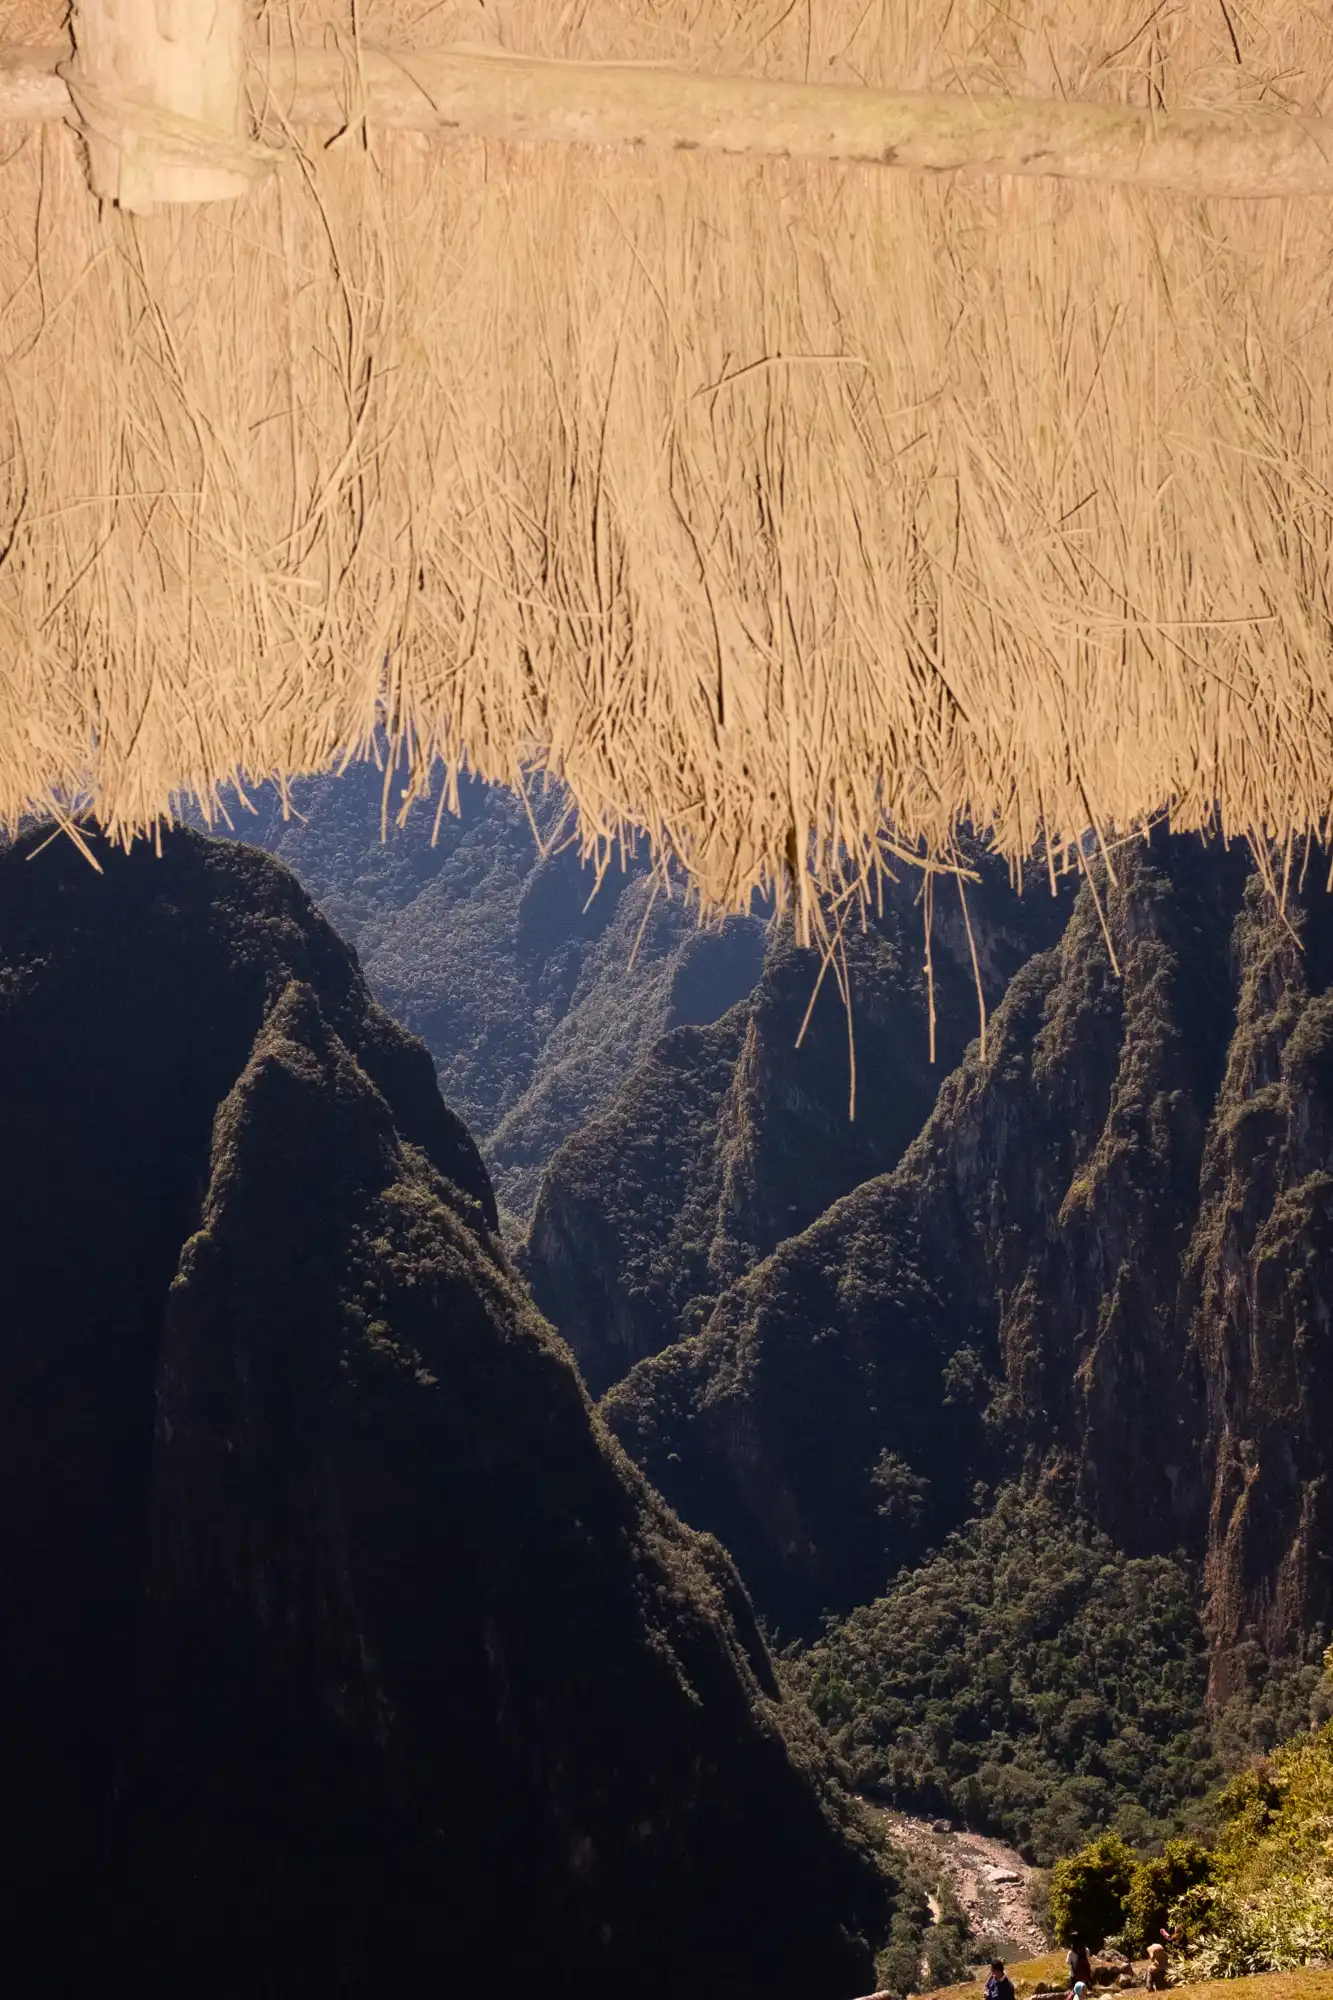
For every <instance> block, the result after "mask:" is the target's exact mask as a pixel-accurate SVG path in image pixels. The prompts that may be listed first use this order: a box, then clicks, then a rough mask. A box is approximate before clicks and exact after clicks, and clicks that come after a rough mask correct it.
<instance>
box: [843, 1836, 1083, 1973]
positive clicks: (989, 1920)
mask: <svg viewBox="0 0 1333 2000" xmlns="http://www.w3.org/2000/svg"><path fill="white" fill-rule="evenodd" d="M879 1817H880V1819H881V1820H882V1821H883V1823H884V1826H885V1829H886V1831H887V1832H888V1834H889V1837H890V1838H891V1839H892V1840H893V1841H895V1842H896V1843H897V1845H898V1846H899V1847H903V1848H906V1849H907V1851H908V1853H910V1854H911V1855H912V1857H913V1859H914V1860H916V1861H917V1862H918V1864H919V1865H920V1867H921V1870H922V1873H923V1874H924V1875H925V1877H926V1879H927V1882H928V1883H929V1885H930V1887H931V1888H932V1889H933V1888H935V1887H936V1886H937V1885H938V1884H939V1883H941V1882H947V1883H948V1885H949V1887H950V1888H951V1889H952V1890H953V1893H954V1895H955V1896H956V1897H957V1898H958V1901H959V1902H960V1903H961V1905H962V1907H963V1909H964V1910H965V1911H966V1912H967V1917H968V1921H969V1923H970V1924H971V1926H972V1934H973V1936H974V1937H975V1938H977V1939H979V1940H985V1941H987V1942H989V1941H990V1940H991V1939H994V1940H995V1941H996V1942H997V1943H998V1944H1000V1945H1001V1946H1002V1947H1003V1946H1007V1947H1008V1948H1009V1955H1010V1956H1012V1957H1014V1958H1030V1957H1032V1956H1034V1955H1035V1954H1037V1953H1039V1952H1043V1951H1045V1950H1046V1949H1047V1943H1046V1939H1045V1938H1044V1937H1043V1936H1042V1934H1041V1931H1040V1930H1039V1929H1038V1927H1037V1922H1036V1919H1035V1918H1034V1917H1033V1915H1032V1911H1031V1908H1030V1906H1029V1903H1028V1887H1029V1884H1030V1882H1031V1880H1032V1877H1033V1875H1034V1874H1035V1873H1036V1870H1035V1869H1033V1868H1030V1867H1029V1866H1028V1864H1027V1862H1026V1861H1024V1859H1023V1857H1022V1855H1021V1854H1015V1852H1014V1850H1013V1848H1012V1847H1006V1846H1005V1844H1004V1842H1003V1841H1002V1840H991V1839H990V1838H989V1837H988V1836H987V1835H986V1834H982V1833H962V1832H949V1833H938V1832H937V1831H936V1830H935V1827H934V1825H933V1823H932V1822H931V1821H930V1820H928V1819H914V1818H913V1817H912V1815H911V1814H910V1813H901V1812H890V1811H888V1810H885V1809H883V1808H881V1809H880V1810H879ZM931 1907H932V1910H933V1909H934V1908H935V1904H934V1899H933V1898H932V1900H931Z"/></svg>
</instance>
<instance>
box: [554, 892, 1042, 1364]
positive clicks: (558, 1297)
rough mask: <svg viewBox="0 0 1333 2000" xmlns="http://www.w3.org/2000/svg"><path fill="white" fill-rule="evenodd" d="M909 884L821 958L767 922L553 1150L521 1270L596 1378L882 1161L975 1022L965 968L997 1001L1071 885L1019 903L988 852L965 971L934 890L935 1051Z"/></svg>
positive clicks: (949, 904)
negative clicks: (733, 982)
mask: <svg viewBox="0 0 1333 2000" xmlns="http://www.w3.org/2000/svg"><path fill="white" fill-rule="evenodd" d="M913 895H914V891H912V890H911V889H910V888H909V887H908V885H906V884H904V885H903V887H902V889H901V891H900V892H899V893H896V894H895V893H893V892H891V893H890V896H889V898H888V900H887V903H886V906H885V908H884V909H883V910H882V911H881V912H879V913H878V914H877V915H876V916H875V917H873V918H872V919H871V921H870V922H869V923H868V924H867V925H866V926H865V927H864V928H862V927H860V926H859V925H855V924H852V923H849V924H848V926H847V930H846V934H845V938H844V942H843V948H842V950H841V952H840V954H839V956H838V958H837V960H836V961H835V964H834V968H833V969H823V968H822V967H821V959H820V954H819V953H818V952H816V951H808V950H800V949H798V948H797V946H796V945H795V944H794V942H793V940H792V936H791V931H790V928H789V927H788V926H785V925H784V926H782V927H781V928H779V929H778V930H776V931H775V932H774V933H773V934H772V936H771V937H770V940H769V944H768V949H767V952H766V955H765V959H764V967H763V974H762V977H761V978H760V979H759V981H758V983H757V985H756V986H755V989H754V991H753V992H752V993H751V994H750V995H749V996H748V997H747V999H746V1000H745V1002H744V1003H743V1004H742V1005H739V1006H737V1007H736V1008H735V1009H734V1010H733V1011H732V1012H731V1013H730V1014H728V1015H727V1016H726V1018H725V1019H724V1020H722V1021H719V1022H717V1023H716V1024H715V1025H713V1026H711V1027H708V1028H706V1029H704V1030H700V1031H689V1030H678V1031H676V1032H675V1033H674V1034H670V1035H667V1036H666V1037H665V1038H664V1039H663V1040H661V1041H660V1042H659V1043H657V1045H656V1046H655V1047H653V1048H652V1049H651V1050H650V1052H649V1053H648V1054H647V1056H646V1057H645V1058H644V1060H643V1061H642V1063H641V1064H640V1065H639V1067H638V1068H637V1069H635V1070H633V1071H632V1072H631V1073H630V1074H629V1075H628V1077H627V1078H626V1079H625V1082H624V1084H623V1086H622V1088H621V1089H620V1090H619V1092H618V1093H617V1095H616V1097H615V1098H614V1099H613V1100H612V1102H611V1104H610V1105H609V1106H608V1108H607V1109H606V1110H605V1111H604V1112H603V1113H602V1114H601V1115H600V1117H598V1118H596V1119H594V1120H592V1121H590V1122H589V1123H588V1124H586V1125H584V1126H583V1127H582V1128H580V1129H579V1130H578V1131H577V1132H575V1133H574V1134H573V1135H572V1136H571V1137H570V1138H569V1139H568V1140H566V1142H565V1144H564V1145H563V1146H562V1147H561V1149H560V1150H559V1151H558V1152H557V1153H556V1155H555V1157H554V1159H553V1160H552V1162H551V1165H550V1167H549V1168H548V1170H547V1173H546V1176H545V1179H544V1180H543V1182H542V1184H541V1187H540V1190H539V1193H538V1197H537V1202H536V1206H535V1208H534V1211H533V1218H532V1224H531V1228H530V1231H529V1236H528V1241H527V1244H526V1246H525V1249H524V1252H523V1268H524V1271H525V1273H526V1275H527V1276H528V1278H529V1280H530V1282H531V1284H532V1288H533V1294H534V1296H535V1298H536V1299H537V1302H538V1304H539V1305H540V1306H541V1308H542V1310H543V1312H545V1313H546V1314H547V1316H548V1317H549V1318H550V1319H551V1320H552V1322H553V1323H554V1324H555V1325H556V1326H558V1327H559V1329H560V1331H561V1332H562V1333H563V1334H564V1335H565V1337H566V1339H567V1340H568V1341H569V1342H570V1345H571V1346H572V1347H573V1349H574V1352H575V1354H576V1356H577V1358H578V1361H579V1365H580V1367H581V1368H582V1369H583V1371H584V1375H585V1378H586V1379H587V1381H588V1383H589V1385H590V1386H591V1387H592V1388H593V1390H594V1392H600V1391H602V1390H604V1389H606V1388H608V1387H609V1386H610V1384H611V1383H613V1382H615V1381H617V1380H619V1378H620V1377H621V1376H623V1375H624V1374H625V1373H626V1372H627V1370H628V1369H629V1368H630V1367H631V1366H632V1365H633V1363H634V1362H636V1361H638V1360H641V1359H642V1358H643V1357H645V1356H646V1355H651V1354H655V1353H657V1352H659V1351H660V1350H661V1349H662V1348H664V1347H666V1346H668V1345H669V1344H670V1343H671V1342H672V1341H674V1340H676V1339H678V1338H680V1337H681V1336H682V1335H683V1334H687V1333H689V1332H692V1331H696V1330H697V1329H698V1326H699V1325H700V1324H701V1322H702V1320H703V1319H704V1318H706V1317H707V1314H708V1312H709V1311H710V1310H711V1307H712V1304H713V1303H714V1301H715V1300H716V1299H717V1297H718V1295H719V1293H721V1292H722V1291H723V1290H725V1288H726V1286H727V1285H728V1284H730V1283H731V1282H732V1281H734V1280H735V1279H737V1278H739V1277H740V1276H742V1275H743V1274H744V1273H745V1272H747V1271H749V1270H750V1269H752V1268H753V1266H754V1265H756V1264H757V1263H759V1262H760V1260H761V1259H762V1258H764V1257H766V1256H767V1255H768V1254H769V1253H770V1252H771V1251H772V1250H774V1249H775V1248H776V1247H777V1245H778V1244H779V1243H781V1242H782V1241H783V1240H784V1239H786V1238H788V1237H791V1236H795V1235H797V1234H799V1233H800V1231H802V1230H803V1229H805V1228H806V1227H807V1226H808V1225H809V1224H810V1223H812V1222H813V1221H814V1220H815V1218H816V1217H817V1216H819V1215H820V1214H821V1213H822V1212H823V1211H824V1210H825V1209H826V1208H827V1207H828V1206H829V1205H830V1203H832V1202H834V1201H836V1200H837V1199H838V1197H839V1196H841V1195H844V1194H847V1193H849V1192H850V1191H851V1190H852V1189H853V1188H855V1187H857V1186H859V1185H860V1184H861V1183H862V1182H863V1181H866V1180H869V1179H872V1178H873V1177H875V1176H876V1175H879V1174H882V1173H884V1172H886V1171H887V1170H888V1169H890V1168H892V1167H893V1166H894V1165H896V1163H897V1161H898V1160H899V1158H900V1157H901V1155H902V1153H903V1152H904V1150H905V1149H906V1147H907V1146H908V1145H909V1144H910V1142H911V1141H912V1140H913V1139H914V1138H915V1137H916V1135H917V1133H918V1132H919V1131H920V1129H921V1127H922V1125H923V1124H924V1122H925V1120H926V1118H927V1117H928V1115H929V1113H930V1110H931V1107H932V1105H933V1104H934V1101H935V1095H936V1092H937V1090H938V1088H939V1084H940V1079H941V1078H942V1077H943V1076H945V1075H947V1074H948V1072H949V1071H950V1070H951V1069H952V1068H953V1067H954V1065H955V1064H956V1063H957V1062H958V1061H959V1059H960V1058H961V1056H962V1054H963V1051H964V1050H965V1048H966V1047H967V1045H968V1043H969V1041H970V1040H971V1039H972V1038H973V1037H974V1036H975V1035H976V1033H977V1027H978V995H977V977H978V974H979V976H980V979H981V983H982V991H983V994H984V998H985V1001H986V1004H987V1005H988V1006H994V1005H995V1004H996V1002H997V1001H998V1000H999V999H1000V997H1001V996H1002V995H1003V992H1004V990H1005V987H1006V985H1007V984H1008V981H1009V979H1010V977H1011V976H1012V975H1013V973H1014V971H1015V970H1016V969H1017V967H1018V966H1019V965H1020V964H1021V963H1022V962H1023V960H1024V959H1025V958H1026V957H1028V956H1030V955H1031V953H1032V952H1034V951H1036V950H1039V949H1040V948H1042V947H1043V946H1045V945H1047V944H1049V943H1050V942H1051V941H1052V939H1053V938H1054V937H1056V936H1058V934H1059V931H1060V929H1061V927H1062V926H1063V923H1064V919H1065V916H1066V914H1067V910H1068V902H1069V899H1068V898H1067V897H1066V898H1062V899H1057V900H1055V901H1054V902H1053V901H1052V899H1051V897H1050V896H1049V895H1047V894H1045V893H1042V894H1039V895H1037V894H1034V895H1033V896H1031V898H1030V899H1029V900H1028V901H1027V902H1026V903H1022V902H1020V901H1019V899H1018V898H1017V896H1015V895H1014V894H1013V892H1012V891H1011V890H1010V888H1009V886H1008V883H1007V880H1006V879H1005V878H1004V877H1003V875H1001V874H999V873H998V871H995V870H994V869H993V868H988V869H986V870H985V872H984V875H983V880H982V882H981V884H980V885H979V886H976V885H974V887H973V889H972V892H971V897H970V915H969V922H970V926H971V931H972V945H975V947H976V950H977V957H978V965H977V967H976V968H975V969H974V966H973V962H972V945H970V944H969V940H968V935H967V927H966V926H965V925H964V921H963V916H962V905H961V903H959V901H958V899H957V895H956V891H954V890H952V888H951V890H950V894H949V895H946V894H945V893H944V891H943V890H941V891H940V895H939V907H938V911H937V914H936V917H935V921H934V923H933V926H932V944H933V951H932V958H933V966H932V977H933V988H934V1003H935V1012H936V1029H935V1040H936V1048H935V1061H934V1062H933V1063H932V1062H931V1060H930V1035H929V1000H928V989H927V975H926V968H925V963H924V955H923V927H922V913H921V911H920V909H919V907H917V906H916V905H915V904H914V901H913ZM821 971H822V977H821ZM844 993H846V995H848V996H849V998H850V1016H851V1032H850V1033H849V1023H848V1012H849V1009H848V1006H847V1004H845V1001H844ZM812 1003H813V1004H812Z"/></svg>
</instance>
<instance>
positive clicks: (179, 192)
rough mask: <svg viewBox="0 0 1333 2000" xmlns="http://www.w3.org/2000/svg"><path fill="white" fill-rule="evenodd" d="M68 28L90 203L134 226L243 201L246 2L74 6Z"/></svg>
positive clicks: (94, 1) (139, 0)
mask: <svg viewBox="0 0 1333 2000" xmlns="http://www.w3.org/2000/svg"><path fill="white" fill-rule="evenodd" d="M72 25H73V33H74V55H73V58H72V60H71V61H69V62H68V63H65V64H62V65H61V74H62V75H63V77H64V79H65V82H66V84H67V85H68V87H69V93H70V96H71V97H72V98H73V100H74V105H75V108H76V109H77V111H78V114H79V124H80V127H81V129H82V132H83V135H84V138H85V139H86V140H87V144H88V170H89V174H88V177H89V180H90V182H91V185H92V189H93V192H94V194H97V195H100V196H101V197H102V199H103V200H105V201H114V202H116V203H118V205H119V206H120V207H121V208H125V209H129V210H131V211H132V212H133V213H135V214H143V213H145V212H146V211H147V210H149V209H152V208H155V207H156V206H157V204H158V203H159V202H181V201H221V200H226V199H229V198H231V197H233V196H235V195H239V194H244V192H245V190H246V188H247V187H248V186H249V183H250V179H251V177H252V175H253V172H254V166H253V165H251V164H250V161H249V152H250V149H249V147H248V145H247V131H246V121H247V111H246V102H245V91H244V68H245V40H244V30H245V0H204V4H201V0H75V7H74V19H73V24H72Z"/></svg>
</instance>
